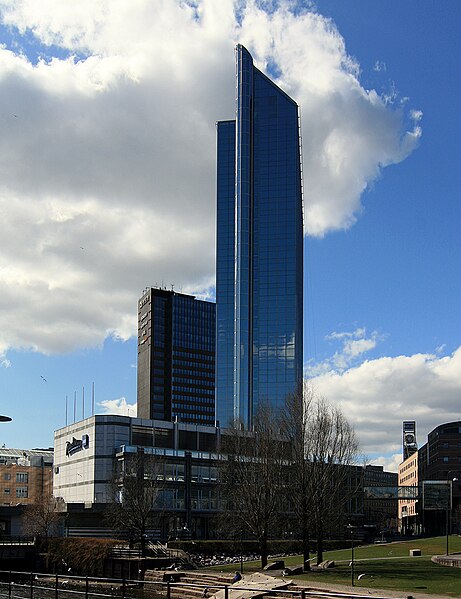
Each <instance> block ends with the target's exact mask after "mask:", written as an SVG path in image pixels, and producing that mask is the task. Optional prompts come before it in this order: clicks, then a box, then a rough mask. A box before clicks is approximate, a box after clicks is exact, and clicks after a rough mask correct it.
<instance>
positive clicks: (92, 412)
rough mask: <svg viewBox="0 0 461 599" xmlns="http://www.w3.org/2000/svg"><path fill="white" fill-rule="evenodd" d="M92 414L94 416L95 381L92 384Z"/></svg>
mask: <svg viewBox="0 0 461 599" xmlns="http://www.w3.org/2000/svg"><path fill="white" fill-rule="evenodd" d="M91 415H92V416H94V381H93V384H92V385H91Z"/></svg>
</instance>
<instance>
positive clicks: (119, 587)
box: [0, 570, 390, 599]
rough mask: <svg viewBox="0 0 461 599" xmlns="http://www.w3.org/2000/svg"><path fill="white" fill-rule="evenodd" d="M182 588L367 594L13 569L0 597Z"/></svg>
mask: <svg viewBox="0 0 461 599" xmlns="http://www.w3.org/2000/svg"><path fill="white" fill-rule="evenodd" d="M175 587H177V588H178V589H181V590H182V595H183V596H184V597H187V594H186V591H187V589H191V590H192V589H195V590H196V591H197V590H203V593H202V596H203V597H206V596H208V597H209V596H211V595H213V594H214V593H216V592H217V591H223V595H224V599H229V595H231V596H232V591H237V590H238V591H249V592H250V591H251V592H252V593H254V592H255V591H257V592H261V593H264V596H265V597H300V598H301V599H309V598H313V597H316V598H317V599H320V598H323V599H339V598H341V599H368V597H369V595H361V594H357V593H353V594H351V593H348V592H338V591H334V592H333V591H331V592H330V591H315V590H312V589H299V587H298V589H299V590H298V589H296V590H295V589H269V588H267V587H266V588H257V587H255V586H253V585H252V586H251V587H249V586H245V584H244V581H242V584H241V585H239V586H236V585H232V587H231V586H230V585H229V584H219V583H213V584H203V583H202V584H197V583H186V582H181V581H180V580H179V581H177V580H176V581H175V580H174V574H173V573H172V579H167V580H164V581H140V580H128V579H125V578H124V579H119V578H96V577H90V576H86V577H80V576H65V575H62V574H60V575H58V574H55V575H50V574H42V573H35V572H29V573H27V572H15V571H11V572H10V571H5V570H0V597H2V598H5V599H6V598H8V599H75V596H77V595H78V596H80V597H78V598H77V599H80V598H81V597H83V596H84V597H85V599H90V597H91V598H92V599H93V598H98V599H100V598H105V597H107V598H110V599H116V598H121V599H139V593H137V592H136V591H138V592H139V591H141V593H142V591H143V590H145V591H150V593H149V595H148V596H149V597H151V598H154V597H166V599H171V593H172V591H173V589H174V588H175ZM104 591H105V592H104ZM374 599H390V598H389V597H382V596H381V597H378V596H374Z"/></svg>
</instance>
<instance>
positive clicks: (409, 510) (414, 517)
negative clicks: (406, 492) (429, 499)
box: [398, 451, 420, 534]
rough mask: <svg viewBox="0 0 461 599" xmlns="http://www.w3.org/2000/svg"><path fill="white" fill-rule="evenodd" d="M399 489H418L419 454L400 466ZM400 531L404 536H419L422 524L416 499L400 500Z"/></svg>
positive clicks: (414, 454) (411, 456)
mask: <svg viewBox="0 0 461 599" xmlns="http://www.w3.org/2000/svg"><path fill="white" fill-rule="evenodd" d="M398 477H399V478H398V485H399V487H418V481H419V478H418V452H417V451H416V452H415V453H413V454H412V455H410V456H409V457H408V458H407V459H406V460H404V461H403V462H402V463H401V464H400V465H399V474H398ZM398 504H399V512H398V513H399V516H398V517H399V530H400V532H401V533H402V534H418V533H419V532H420V531H419V527H420V522H419V516H418V501H417V500H416V499H403V498H402V499H400V500H399V502H398Z"/></svg>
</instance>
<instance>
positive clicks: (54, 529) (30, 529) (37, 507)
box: [23, 493, 64, 551]
mask: <svg viewBox="0 0 461 599" xmlns="http://www.w3.org/2000/svg"><path fill="white" fill-rule="evenodd" d="M63 506H64V501H63V500H62V499H61V498H56V497H53V495H52V494H51V493H46V494H44V495H42V496H40V497H38V498H37V500H36V501H35V502H34V503H32V504H30V505H27V506H26V507H25V508H24V515H23V523H24V532H25V533H26V534H30V535H34V536H36V537H38V538H39V539H42V540H43V545H44V549H45V551H46V550H47V549H48V539H49V537H51V536H56V535H57V534H58V532H59V527H60V525H61V523H62V521H63V516H64V513H63Z"/></svg>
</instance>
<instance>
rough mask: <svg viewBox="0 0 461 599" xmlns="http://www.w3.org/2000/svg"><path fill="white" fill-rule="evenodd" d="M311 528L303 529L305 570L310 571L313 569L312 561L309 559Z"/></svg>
mask: <svg viewBox="0 0 461 599" xmlns="http://www.w3.org/2000/svg"><path fill="white" fill-rule="evenodd" d="M309 541H310V539H309V530H308V529H304V530H303V570H304V572H308V571H309V570H310V569H311V563H310V561H309Z"/></svg>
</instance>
